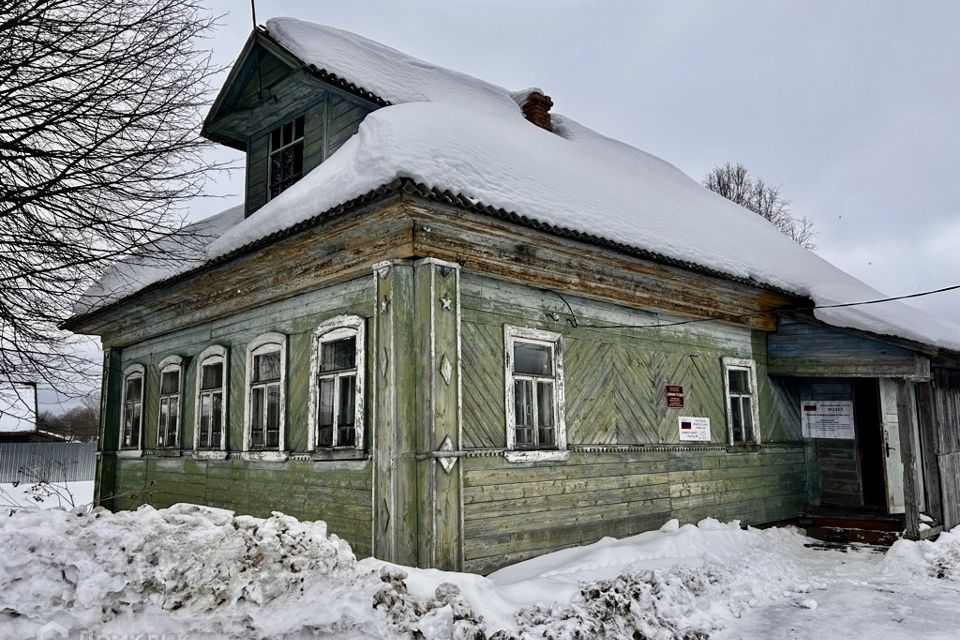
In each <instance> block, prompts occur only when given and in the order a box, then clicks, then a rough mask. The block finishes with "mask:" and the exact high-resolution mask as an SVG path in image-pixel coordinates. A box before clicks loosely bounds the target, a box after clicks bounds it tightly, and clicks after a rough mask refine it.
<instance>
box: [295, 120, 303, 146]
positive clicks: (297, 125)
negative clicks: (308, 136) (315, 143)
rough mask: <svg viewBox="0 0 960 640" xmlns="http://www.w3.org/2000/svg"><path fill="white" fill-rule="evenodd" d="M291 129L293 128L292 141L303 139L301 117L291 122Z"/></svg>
mask: <svg viewBox="0 0 960 640" xmlns="http://www.w3.org/2000/svg"><path fill="white" fill-rule="evenodd" d="M293 127H294V132H293V138H294V140H296V139H298V138H302V137H303V116H300V117H299V118H297V119H296V120H294V121H293Z"/></svg>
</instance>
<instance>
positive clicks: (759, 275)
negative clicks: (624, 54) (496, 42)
mask: <svg viewBox="0 0 960 640" xmlns="http://www.w3.org/2000/svg"><path fill="white" fill-rule="evenodd" d="M266 28H267V31H268V33H269V34H270V36H272V37H273V38H274V40H275V41H277V42H278V43H279V44H281V45H282V46H284V47H285V48H287V49H288V50H289V51H290V52H291V53H293V54H294V55H295V56H297V57H298V58H300V59H301V60H303V61H304V62H305V63H307V64H312V65H315V66H316V67H317V68H320V69H323V70H325V71H328V72H330V73H335V74H337V75H338V76H340V77H342V78H344V79H346V80H348V81H350V82H352V83H355V84H356V85H358V86H360V87H362V88H363V89H366V90H368V91H371V92H373V93H375V94H376V95H378V96H380V97H382V98H383V99H385V100H387V101H389V102H391V103H393V104H392V105H391V106H387V107H384V108H381V109H379V110H377V111H374V112H373V113H371V114H369V115H368V116H367V117H366V119H365V120H364V121H363V123H362V124H361V125H360V129H359V131H358V132H357V134H355V135H354V136H353V137H352V138H351V139H350V140H348V141H347V142H346V143H345V144H344V145H343V146H342V147H341V148H340V149H339V150H338V151H337V152H336V153H335V154H333V155H332V156H331V157H330V158H328V159H327V160H326V161H324V162H323V163H322V164H321V165H320V166H318V167H317V168H316V169H314V170H313V171H311V172H310V173H309V174H307V175H306V176H304V177H303V178H302V179H301V180H300V181H299V182H297V183H296V184H295V185H293V186H292V187H290V188H289V189H288V190H286V191H284V192H283V193H282V194H280V196H278V197H276V198H274V199H272V200H271V201H270V202H268V203H267V204H266V205H264V206H263V207H261V208H260V209H258V210H257V211H256V212H255V213H254V214H253V215H252V216H250V217H249V218H247V219H245V220H242V221H239V222H238V223H237V224H235V225H233V226H229V228H226V229H225V230H224V231H223V232H222V234H221V235H220V236H219V237H218V238H217V239H215V240H214V241H213V242H211V243H210V245H209V246H208V247H207V250H206V254H207V258H209V259H215V258H217V257H220V256H223V255H225V254H228V253H230V252H232V251H234V250H236V249H239V248H240V247H243V246H244V245H247V244H249V243H251V242H254V241H256V240H258V239H261V238H263V237H265V236H268V235H270V234H271V233H274V232H277V231H281V230H283V229H286V228H289V227H291V226H293V225H295V224H297V223H298V222H302V221H304V220H307V219H309V218H311V217H313V216H316V215H317V214H319V213H321V212H323V211H325V210H328V209H330V208H333V207H335V206H337V205H340V204H342V203H344V202H346V201H349V200H351V199H353V198H357V197H359V196H361V195H363V194H365V193H368V192H370V191H371V190H373V189H376V188H378V187H380V186H382V185H385V184H387V183H389V182H391V181H393V180H395V179H397V178H411V179H413V180H415V181H417V182H419V183H422V184H424V185H426V186H428V187H436V188H439V189H442V190H450V191H452V192H455V193H459V194H462V195H464V196H465V197H467V198H470V199H472V200H476V201H478V202H481V203H483V204H484V205H488V206H491V207H496V208H502V209H505V210H508V211H513V212H516V213H518V214H520V215H523V216H527V217H528V218H532V219H534V220H537V221H540V222H543V223H548V224H551V225H554V226H557V227H564V228H567V229H570V230H574V231H579V232H583V233H587V234H591V235H593V236H598V237H601V238H605V239H608V240H611V241H616V242H618V243H622V244H626V245H631V246H634V247H636V248H638V249H642V250H645V251H649V252H653V253H656V254H660V255H663V256H665V257H668V258H671V259H674V260H679V261H683V262H686V263H692V264H695V265H698V266H700V267H703V268H706V269H711V270H714V271H718V272H721V273H724V274H728V275H730V276H733V277H737V278H745V279H751V280H753V281H756V282H758V283H761V284H765V285H769V286H773V287H778V288H780V289H784V290H787V291H790V292H793V293H795V294H798V295H801V296H808V297H810V298H811V299H813V300H814V301H815V302H816V304H818V305H831V304H838V303H848V302H855V301H862V300H871V299H876V298H882V297H883V295H882V294H880V293H879V292H878V291H876V290H875V289H873V288H871V287H870V286H868V285H866V284H864V283H863V282H861V281H859V280H857V279H856V278H854V277H853V276H851V275H849V274H847V273H845V272H844V271H842V270H840V269H838V268H837V267H835V266H833V265H832V264H830V263H829V262H827V261H826V260H824V259H822V258H820V257H819V256H817V255H816V254H814V253H812V252H810V251H808V250H806V249H803V248H802V247H800V246H799V245H797V244H796V243H794V242H793V241H791V240H790V239H788V238H786V237H785V236H783V235H782V234H781V233H780V232H779V231H777V230H776V229H775V228H774V227H773V226H772V225H771V224H769V223H768V222H766V221H765V220H763V219H762V218H761V217H760V216H757V215H756V214H754V213H751V212H749V211H747V210H746V209H744V208H742V207H740V206H738V205H735V204H733V203H731V202H729V201H728V200H726V199H725V198H723V197H721V196H719V195H717V194H715V193H713V192H711V191H709V190H708V189H706V188H705V187H703V186H702V185H700V184H699V183H698V182H697V181H695V180H693V179H692V178H690V177H689V176H687V175H686V174H684V173H683V172H682V171H680V170H679V169H677V168H676V167H674V166H673V165H671V164H670V163H668V162H665V161H664V160H661V159H660V158H657V157H655V156H653V155H650V154H649V153H646V152H644V151H641V150H639V149H636V148H634V147H631V146H630V145H627V144H624V143H622V142H619V141H616V140H612V139H610V138H607V137H605V136H602V135H600V134H598V133H596V132H594V131H592V130H590V129H588V128H587V127H584V126H583V125H581V124H578V123H577V122H575V121H573V120H571V119H569V118H567V117H564V116H562V115H559V114H552V119H553V125H554V132H553V133H551V132H548V131H546V130H544V129H541V128H539V127H537V126H534V125H533V124H531V123H530V122H528V121H526V120H525V119H524V117H523V116H522V114H521V112H520V109H519V106H518V104H517V96H518V95H521V94H512V93H511V92H509V91H507V90H506V89H503V88H500V87H497V86H495V85H492V84H490V83H487V82H483V81H481V80H478V79H476V78H472V77H470V76H467V75H464V74H462V73H459V72H455V71H450V70H447V69H443V68H441V67H437V66H435V65H431V64H429V63H426V62H423V61H420V60H417V59H415V58H412V57H410V56H408V55H406V54H403V53H400V52H398V51H395V50H393V49H390V48H389V47H385V46H383V45H380V44H378V43H375V42H371V41H370V40H366V39H364V38H361V37H359V36H356V35H354V34H350V33H347V32H344V31H341V30H339V29H333V28H330V27H324V26H320V25H315V24H310V23H306V22H302V21H300V20H295V19H292V18H276V19H272V20H270V21H268V22H267V25H266ZM224 226H226V225H224ZM181 271H182V270H181ZM154 275H157V274H154ZM168 275H173V274H172V273H171V274H168ZM150 277H153V276H150ZM146 279H148V278H144V277H143V276H140V277H138V279H137V281H138V284H139V285H140V286H143V285H145V284H147V282H146V281H145V280H146ZM154 280H156V278H154ZM127 290H129V289H127ZM814 313H815V315H816V317H817V318H818V319H820V320H822V321H824V322H826V323H829V324H832V325H835V326H839V327H849V328H854V329H860V330H864V331H869V332H872V333H876V334H881V335H892V336H896V337H900V338H905V339H908V340H914V341H917V342H921V343H925V344H930V345H935V346H940V347H945V348H948V349H951V350H960V326H958V325H955V324H953V323H951V322H948V321H945V320H942V319H939V318H935V317H932V316H929V315H927V314H925V313H923V312H921V311H919V310H917V309H915V308H913V307H910V306H909V305H906V304H904V303H901V302H887V303H882V304H874V305H862V306H856V307H844V308H835V309H817V310H816V311H815V312H814Z"/></svg>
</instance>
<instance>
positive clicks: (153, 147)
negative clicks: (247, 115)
mask: <svg viewBox="0 0 960 640" xmlns="http://www.w3.org/2000/svg"><path fill="white" fill-rule="evenodd" d="M214 26H215V18H213V17H211V16H209V15H208V14H207V12H206V11H205V10H204V9H203V8H202V7H201V5H200V0H0V379H4V378H5V379H33V380H40V381H41V382H45V383H47V384H49V385H50V386H53V387H54V388H58V389H59V390H61V391H69V389H70V388H71V386H72V385H73V383H75V382H77V381H78V380H80V379H82V378H83V377H84V376H89V374H90V372H89V368H90V365H89V362H88V361H87V360H86V359H85V358H84V357H82V356H78V355H77V354H76V353H75V350H74V348H73V346H72V342H75V341H76V340H77V339H76V338H75V337H70V336H68V335H66V334H64V333H63V332H62V331H60V330H59V329H57V326H58V325H59V324H60V323H61V322H62V321H63V320H65V319H66V318H67V317H68V316H69V315H70V312H71V307H72V304H73V301H75V300H76V299H77V297H78V296H79V295H80V294H81V293H82V292H83V291H84V290H85V289H86V288H87V286H89V284H90V283H91V282H92V281H93V279H95V278H96V277H97V276H98V275H99V274H100V273H101V272H102V270H103V269H104V268H105V267H106V266H107V265H109V264H110V263H112V262H114V261H116V260H118V259H125V260H128V261H130V260H133V261H136V260H149V261H150V262H151V263H154V264H155V263H156V262H157V261H163V260H171V261H175V260H177V259H178V255H177V253H178V252H177V251H175V250H173V251H171V249H170V247H171V245H172V244H173V243H171V242H166V243H161V241H162V240H164V239H165V238H169V237H170V236H171V235H172V234H175V233H177V232H179V231H180V230H181V229H182V227H183V225H184V221H183V215H182V213H183V206H184V205H185V203H186V202H187V201H188V200H190V199H191V198H194V197H195V196H197V195H199V194H200V193H201V190H202V187H203V184H204V178H205V177H206V176H207V175H208V173H209V172H210V171H213V170H219V169H222V168H223V167H221V166H219V165H211V164H210V163H209V162H208V161H207V160H206V159H205V157H204V153H203V152H204V151H205V149H206V147H207V145H208V144H209V143H208V142H207V141H206V140H204V139H203V138H201V137H200V135H199V128H200V123H201V121H202V116H203V109H204V108H205V106H206V105H207V104H208V102H209V97H210V95H211V87H210V80H211V78H212V77H213V76H214V75H215V74H216V73H217V72H218V71H219V69H218V68H217V67H215V66H214V65H213V64H212V62H211V58H210V52H209V51H207V50H204V49H202V48H200V44H201V42H202V39H203V38H204V37H205V36H206V35H207V34H209V32H210V31H211V29H212V28H213V27H214ZM186 241H187V242H189V239H186ZM160 246H163V247H165V249H164V251H163V252H158V251H157V250H156V248H157V247H160Z"/></svg>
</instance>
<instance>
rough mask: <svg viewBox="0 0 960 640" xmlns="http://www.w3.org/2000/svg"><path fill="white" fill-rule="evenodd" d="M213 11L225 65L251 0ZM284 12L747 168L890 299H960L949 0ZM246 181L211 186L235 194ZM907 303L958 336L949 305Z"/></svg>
mask: <svg viewBox="0 0 960 640" xmlns="http://www.w3.org/2000/svg"><path fill="white" fill-rule="evenodd" d="M209 6H210V8H211V9H212V10H213V11H214V12H216V13H224V14H226V15H225V17H224V18H223V26H222V27H221V28H220V29H219V30H218V31H217V32H216V34H215V35H214V37H213V39H212V40H211V43H210V44H211V46H212V48H213V49H214V51H215V55H216V57H217V59H218V60H219V61H220V62H222V63H224V64H227V63H230V62H232V61H233V59H234V58H235V57H236V55H237V54H238V53H239V51H240V48H241V46H242V45H243V42H244V40H245V38H246V37H247V35H248V34H249V30H250V28H251V24H252V23H251V16H250V7H249V2H247V1H246V0H230V1H227V0H216V1H211V2H210V3H209ZM281 15H286V16H294V17H298V18H302V19H305V20H310V21H314V22H319V23H322V24H328V25H332V26H335V27H339V28H343V29H347V30H349V31H353V32H355V33H358V34H361V35H363V36H366V37H368V38H372V39H374V40H378V41H380V42H383V43H385V44H388V45H390V46H393V47H395V48H397V49H400V50H402V51H405V52H407V53H410V54H412V55H415V56H418V57H420V58H423V59H425V60H428V61H430V62H433V63H436V64H440V65H443V66H447V67H451V68H455V69H458V70H461V71H464V72H467V73H470V74H473V75H475V76H478V77H480V78H483V79H486V80H489V81H491V82H494V83H497V84H500V85H503V86H505V87H507V88H510V89H521V88H525V87H528V86H539V87H542V88H543V89H544V90H545V91H546V92H547V93H548V94H549V95H551V96H552V97H553V100H554V104H555V106H554V110H555V111H558V112H560V113H563V114H565V115H568V116H571V117H573V118H574V119H576V120H578V121H580V122H581V123H583V124H585V125H587V126H589V127H591V128H593V129H596V130H597V131H599V132H601V133H603V134H605V135H608V136H611V137H614V138H618V139H620V140H623V141H625V142H627V143H629V144H632V145H634V146H636V147H639V148H641V149H644V150H646V151H649V152H651V153H654V154H656V155H658V156H660V157H662V158H664V159H666V160H668V161H670V162H672V163H673V164H675V165H677V166H679V167H680V168H681V169H682V170H683V171H685V172H686V173H687V174H689V175H691V176H693V177H695V178H697V179H700V178H702V177H703V175H704V174H706V173H707V172H708V171H709V170H710V168H711V167H713V166H714V165H716V164H720V163H723V162H726V161H739V162H742V163H743V164H744V165H746V166H747V168H749V169H750V170H751V171H752V172H754V173H755V174H757V175H759V176H761V177H763V178H764V179H765V180H767V181H768V182H771V183H774V184H779V185H781V186H782V188H783V193H784V194H785V196H786V197H787V198H788V199H790V200H791V202H792V206H793V211H794V213H796V214H802V215H807V216H809V217H810V218H812V219H813V221H814V223H815V227H816V230H817V231H818V236H817V238H816V242H817V244H818V247H819V248H818V252H819V253H820V254H821V255H823V256H824V257H826V258H827V259H829V260H831V261H832V262H834V263H835V264H837V265H838V266H840V267H841V268H843V269H845V270H847V271H849V272H850V273H852V274H854V275H855V276H857V277H859V278H861V279H863V280H865V281H867V282H868V283H870V284H872V285H874V286H875V287H877V288H879V289H880V290H882V291H884V292H886V293H889V294H892V295H893V294H902V293H912V292H915V291H921V290H925V289H932V288H937V287H942V286H947V285H952V284H958V283H960V215H958V214H960V179H958V175H957V173H958V172H960V126H958V125H960V123H958V115H960V72H958V69H957V67H958V62H960V36H958V32H960V2H958V1H956V0H943V1H942V2H902V1H900V2H877V1H873V0H870V1H869V2H868V1H866V0H864V1H862V2H837V1H832V2H813V1H809V0H804V1H803V2H800V1H796V2H769V1H734V0H729V1H720V0H712V1H707V0H703V1H701V2H683V3H678V2H647V1H642V2H641V1H631V2H626V1H624V2H608V1H605V2H599V1H596V2H591V1H586V0H583V1H573V0H570V1H562V0H528V1H527V2H524V3H518V2H512V1H510V2H508V1H506V0H503V1H499V0H487V1H485V2H479V1H478V2H468V1H466V0H456V1H451V0H446V1H444V2H427V1H421V2H403V1H399V0H394V1H387V2H374V1H370V2H363V1H355V2H336V3H335V2H314V1H305V0H300V1H295V0H286V1H269V0H258V2H257V19H258V22H260V23H261V24H262V23H264V22H265V21H266V19H267V18H270V17H272V16H281ZM231 153H232V152H224V154H225V157H233V156H231ZM241 181H242V175H241V174H240V173H239V172H238V173H237V175H235V176H234V178H233V179H232V180H231V181H225V182H221V183H220V184H215V185H211V187H210V190H211V192H218V193H233V194H239V193H240V191H241V186H240V185H241ZM232 202H239V195H235V196H233V197H231V198H227V199H225V200H224V201H223V202H218V201H210V200H205V201H203V202H202V204H200V205H198V206H197V207H195V208H194V210H193V215H194V216H197V217H199V216H200V215H201V213H202V215H209V214H210V213H213V212H214V211H215V210H218V209H220V208H223V207H225V206H227V204H230V203H232ZM744 250H745V251H748V250H749V247H744ZM914 304H916V305H917V306H920V307H922V308H925V309H927V310H929V311H932V312H935V313H941V314H948V315H949V316H950V317H951V318H952V319H954V320H955V321H960V291H958V292H951V293H945V294H941V295H938V296H931V297H929V298H926V299H923V300H918V301H916V302H915V303H914Z"/></svg>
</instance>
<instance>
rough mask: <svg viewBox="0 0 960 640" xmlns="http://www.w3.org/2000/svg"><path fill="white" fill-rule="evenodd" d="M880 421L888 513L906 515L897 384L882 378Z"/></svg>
mask: <svg viewBox="0 0 960 640" xmlns="http://www.w3.org/2000/svg"><path fill="white" fill-rule="evenodd" d="M880 420H881V429H882V432H883V445H884V448H883V450H884V466H883V470H884V477H885V481H886V485H887V512H888V513H904V512H905V511H906V507H905V505H904V501H903V460H902V459H901V458H900V422H899V420H898V419H897V383H896V381H895V380H891V379H889V378H880Z"/></svg>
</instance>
